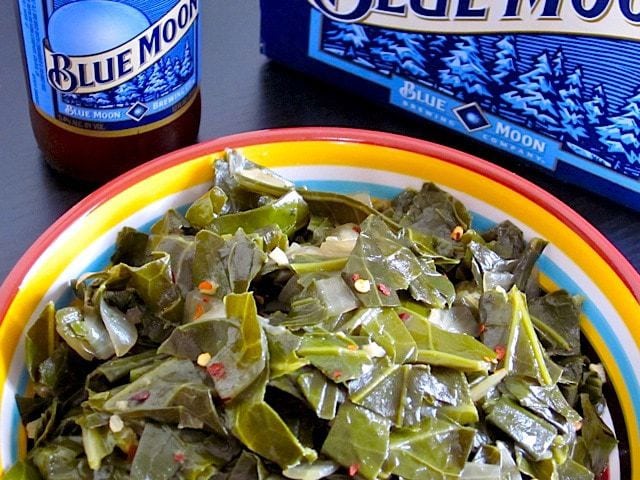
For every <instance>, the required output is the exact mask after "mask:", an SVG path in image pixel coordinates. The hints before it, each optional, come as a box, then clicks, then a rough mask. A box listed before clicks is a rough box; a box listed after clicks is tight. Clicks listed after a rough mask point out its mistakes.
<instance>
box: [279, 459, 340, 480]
mask: <svg viewBox="0 0 640 480" xmlns="http://www.w3.org/2000/svg"><path fill="white" fill-rule="evenodd" d="M338 468H340V466H339V465H338V464H337V463H336V462H332V461H331V460H316V461H315V462H313V463H305V464H300V465H296V466H295V467H291V468H288V469H286V470H285V471H284V472H282V474H283V475H284V476H285V477H287V478H292V479H293V480H320V479H321V478H328V477H329V476H330V475H331V474H333V473H335V472H336V471H337V470H338Z"/></svg>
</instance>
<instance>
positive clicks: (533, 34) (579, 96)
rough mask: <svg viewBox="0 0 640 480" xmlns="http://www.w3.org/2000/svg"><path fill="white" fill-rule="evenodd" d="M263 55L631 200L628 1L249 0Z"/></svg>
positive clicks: (637, 191)
mask: <svg viewBox="0 0 640 480" xmlns="http://www.w3.org/2000/svg"><path fill="white" fill-rule="evenodd" d="M261 13H262V28H261V35H262V48H263V52H264V53H265V54H266V55H267V56H268V57H271V58H273V59H275V60H277V61H279V62H282V63H285V64H288V65H290V66H292V67H294V68H296V69H298V70H301V71H304V72H307V73H310V74H313V75H316V76H318V77H321V78H322V79H324V80H327V81H330V82H332V83H334V84H336V85H338V86H340V87H343V88H348V89H351V90H352V91H354V92H357V93H359V94H364V95H365V96H366V97H368V98H370V99H372V100H375V101H378V102H384V103H388V104H390V105H393V106H395V107H397V108H399V109H402V110H404V111H406V112H407V113H408V114H410V115H414V116H417V117H421V118H423V119H426V120H428V121H431V122H435V123H437V124H440V125H444V126H446V127H448V128H450V129H453V130H456V131H458V132H461V133H463V134H466V135H468V136H470V137H472V138H474V139H476V140H479V141H480V142H484V143H486V144H488V145H491V146H493V147H495V148H497V149H501V150H504V151H507V152H509V153H511V154H514V155H516V156H518V157H520V158H521V159H522V160H523V161H525V162H530V163H531V164H535V165H537V166H538V167H539V168H542V169H545V170H547V171H548V172H550V173H552V174H554V175H555V176H557V177H558V178H560V179H562V180H565V181H569V182H572V183H575V184H578V185H581V186H583V187H585V188H588V189H590V190H592V191H594V192H597V193H599V194H601V195H604V196H607V197H609V198H611V199H613V200H615V201H617V202H619V203H622V204H624V205H627V206H629V207H631V208H634V209H636V210H640V62H638V61H637V59H638V58H640V5H638V4H637V2H636V3H635V4H634V2H633V1H632V0H590V1H588V2H585V1H582V0H571V1H568V0H567V1H562V0H288V1H282V0H261Z"/></svg>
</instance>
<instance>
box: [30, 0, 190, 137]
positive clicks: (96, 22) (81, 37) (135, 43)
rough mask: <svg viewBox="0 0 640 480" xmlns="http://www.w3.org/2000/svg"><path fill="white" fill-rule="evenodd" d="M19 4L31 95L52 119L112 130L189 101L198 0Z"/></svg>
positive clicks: (177, 109)
mask: <svg viewBox="0 0 640 480" xmlns="http://www.w3.org/2000/svg"><path fill="white" fill-rule="evenodd" d="M19 6H20V19H21V25H22V33H23V40H24V46H25V57H26V65H27V70H28V77H29V83H30V87H31V96H32V100H33V103H34V105H35V107H36V109H37V110H38V111H39V112H40V113H41V114H43V115H45V116H47V117H49V119H51V120H52V121H53V122H55V123H57V124H58V125H60V126H63V127H66V128H69V129H81V130H83V131H85V133H88V132H87V131H90V132H93V134H95V135H101V134H104V135H118V134H122V133H124V132H123V131H127V130H129V129H136V131H140V129H141V128H145V127H146V128H154V127H155V126H157V124H158V122H166V121H170V120H172V119H173V118H174V117H176V116H178V115H180V114H181V113H182V112H183V111H184V110H185V109H186V108H187V107H188V106H189V105H190V104H191V102H192V101H193V99H194V97H195V94H196V92H197V88H198V83H199V74H200V68H199V63H198V61H199V55H198V49H199V22H198V13H199V8H198V7H199V1H198V0H153V1H148V0H118V1H115V0H20V2H19ZM152 124H153V126H152V127H151V125H152Z"/></svg>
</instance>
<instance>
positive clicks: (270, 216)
mask: <svg viewBox="0 0 640 480" xmlns="http://www.w3.org/2000/svg"><path fill="white" fill-rule="evenodd" d="M308 221H309V207H308V206H307V204H306V203H305V201H304V200H303V199H302V197H301V196H300V195H299V194H298V193H297V192H295V191H291V192H288V193H286V194H284V195H283V196H282V197H280V198H279V199H278V200H276V201H274V202H272V203H270V204H268V205H264V206H261V207H257V208H254V209H251V210H246V211H243V212H237V213H230V214H228V215H222V216H219V217H216V218H214V219H213V221H212V222H211V224H210V225H209V227H208V228H209V229H211V230H212V231H213V232H215V233H217V234H219V235H226V234H233V233H235V232H236V231H237V230H238V229H242V230H244V231H245V232H246V233H253V232H256V231H258V230H259V229H261V228H264V227H269V226H271V225H278V227H280V229H281V230H282V231H283V232H284V233H285V234H286V235H288V236H291V235H293V234H294V233H295V232H297V231H298V230H300V229H301V228H302V227H304V226H305V225H306V224H307V222H308Z"/></svg>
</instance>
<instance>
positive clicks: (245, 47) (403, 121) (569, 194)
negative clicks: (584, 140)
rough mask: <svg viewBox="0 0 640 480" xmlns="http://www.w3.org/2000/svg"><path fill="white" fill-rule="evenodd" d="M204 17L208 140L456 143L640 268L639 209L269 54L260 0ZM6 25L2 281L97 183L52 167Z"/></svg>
mask: <svg viewBox="0 0 640 480" xmlns="http://www.w3.org/2000/svg"><path fill="white" fill-rule="evenodd" d="M10 2H13V0H10ZM202 21H203V26H204V29H203V30H204V34H203V61H202V65H203V76H202V97H203V116H202V127H201V130H200V139H201V140H207V139H211V138H215V137H219V136H222V135H227V134H231V133H238V132H244V131H249V130H256V129H264V128H275V127H291V126H303V125H304V126H309V125H330V126H347V127H357V128H368V129H375V130H383V131H388V132H394V133H401V134H405V135H410V136H414V137H419V138H423V139H427V140H432V141H436V142H439V143H445V144H448V145H451V146H456V147H458V148H460V149H463V150H466V151H469V152H471V153H474V154H476V155H479V156H481V157H485V158H489V159H491V160H494V161H497V162H498V163H500V164H501V165H503V166H505V167H507V168H509V169H511V170H513V171H515V172H516V173H518V174H520V175H522V176H524V177H526V178H528V179H529V180H531V181H533V182H534V183H536V184H538V185H540V186H542V187H544V188H546V189H547V190H549V191H550V192H551V193H553V194H554V195H556V196H557V197H559V198H560V199H561V200H563V201H564V202H565V203H567V204H568V205H570V206H571V207H573V208H574V209H575V210H576V211H577V212H578V213H580V214H581V215H582V216H584V217H585V218H586V219H587V220H589V221H590V222H591V223H592V224H593V225H595V227H596V228H598V229H599V230H600V231H601V232H602V233H603V234H604V235H605V236H606V237H607V238H608V239H609V240H610V241H611V242H612V243H613V244H614V245H616V246H617V247H618V249H619V250H620V251H621V252H622V253H623V254H624V255H625V256H626V257H627V258H628V259H629V261H630V262H631V263H632V264H633V265H634V267H635V268H636V269H637V270H640V214H638V213H636V212H633V211H631V210H627V209H624V208H622V207H620V206H618V205H616V204H614V203H612V202H609V201H607V200H604V199H602V198H594V196H593V195H591V194H589V193H588V192H586V191H584V190H581V189H579V188H577V187H572V186H568V185H565V184H562V183H560V182H558V181H555V180H553V179H551V178H550V177H547V176H546V175H545V174H544V173H541V172H537V171H534V170H532V169H531V168H530V167H525V166H522V165H520V164H518V163H517V162H515V161H514V160H513V159H509V158H506V157H504V156H503V155H501V154H496V153H495V152H492V151H490V150H488V149H486V148H485V147H482V146H479V145H475V144H471V143H469V142H465V141H464V140H463V139H462V138H461V137H459V136H457V135H455V134H452V133H448V132H446V131H443V130H441V129H439V128H436V127H432V126H430V125H429V124H427V123H425V122H424V121H420V120H412V119H408V118H406V117H404V116H402V115H401V114H399V113H398V112H395V111H391V110H385V109H384V108H381V107H380V106H377V105H373V104H371V103H367V102H366V101H364V100H361V99H359V98H355V97H353V96H352V95H350V94H347V93H344V92H341V91H336V90H335V89H334V88H332V87H331V86H328V85H326V84H323V83H322V82H320V81H317V80H313V79H310V78H309V77H306V76H304V75H302V74H299V73H296V72H293V71H291V70H289V69H287V68H285V67H283V66H280V65H277V64H275V63H273V62H270V61H268V60H267V59H266V58H264V57H263V56H262V55H261V54H260V52H259V21H260V18H259V8H258V0H234V1H213V2H211V1H206V2H202ZM0 32H1V33H2V42H0V59H1V66H0V281H1V280H2V279H4V278H5V277H6V275H7V274H8V273H9V271H10V270H11V268H12V266H13V265H14V264H15V263H16V262H17V261H18V259H19V258H20V256H21V255H22V254H23V253H24V252H25V250H26V249H27V248H28V247H29V246H30V245H31V243H32V242H33V241H34V240H35V239H36V238H37V237H38V236H39V235H40V234H41V233H42V232H43V231H44V230H45V229H46V228H47V227H48V226H49V225H51V224H52V223H53V222H55V220H56V219H57V218H58V217H59V216H60V215H61V214H62V213H64V212H65V211H66V210H68V209H69V208H70V207H71V206H72V205H73V204H75V203H76V202H77V201H79V200H80V199H82V198H83V197H84V196H86V195H87V194H88V193H89V189H88V188H86V187H85V188H83V187H82V186H78V185H73V184H70V183H68V182H65V181H64V180H62V179H60V178H57V177H56V176H55V175H54V174H53V173H52V172H51V171H50V170H49V169H48V168H47V167H46V165H45V164H44V161H43V160H42V157H41V155H40V153H39V151H38V148H37V146H36V143H35V140H34V138H33V136H32V133H31V128H30V124H29V118H28V112H27V93H26V85H25V82H24V76H23V73H22V61H21V54H20V49H19V40H18V33H17V28H16V19H15V13H14V11H13V9H9V14H6V15H0ZM498 157H499V158H498ZM503 157H504V158H503Z"/></svg>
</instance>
